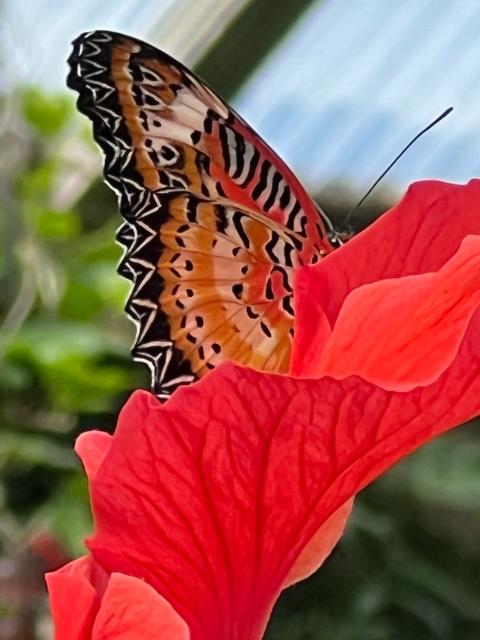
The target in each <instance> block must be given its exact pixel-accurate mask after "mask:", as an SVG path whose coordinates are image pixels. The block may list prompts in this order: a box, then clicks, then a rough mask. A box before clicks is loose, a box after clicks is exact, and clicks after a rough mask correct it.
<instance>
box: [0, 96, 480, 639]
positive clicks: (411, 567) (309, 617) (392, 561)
mask: <svg viewBox="0 0 480 640" xmlns="http://www.w3.org/2000/svg"><path fill="white" fill-rule="evenodd" d="M9 100H11V104H10V105H9V106H8V108H7V109H6V110H5V112H6V114H7V115H6V117H5V119H4V122H3V128H2V130H1V131H0V143H1V144H2V148H4V149H5V148H6V149H11V153H10V154H6V156H4V158H3V160H2V161H1V164H0V194H1V201H0V211H1V215H0V232H1V242H2V251H1V255H0V287H1V292H2V295H1V298H0V312H1V323H2V329H1V336H0V357H1V367H0V477H1V481H0V568H2V566H3V567H5V566H6V565H5V563H6V562H7V560H8V562H10V565H9V566H10V571H11V573H13V574H15V576H14V577H15V579H16V580H17V587H18V585H19V581H21V580H23V576H24V572H23V571H22V567H24V566H25V558H29V557H30V556H29V555H28V554H31V553H32V548H33V549H34V550H35V549H37V548H38V544H37V546H35V545H33V547H32V542H31V541H32V539H35V536H36V535H38V532H47V533H48V535H49V536H51V539H52V540H53V541H54V543H55V544H56V545H58V549H57V551H58V550H60V551H59V553H57V555H56V556H55V558H58V557H59V555H62V554H63V555H64V556H65V558H68V557H69V556H73V555H78V554H80V553H82V539H83V537H84V536H85V534H86V533H87V532H88V531H89V529H90V527H91V518H90V513H89V507H88V497H87V491H86V483H85V481H84V478H83V473H82V472H81V470H80V465H79V463H78V462H77V460H76V459H75V457H74V455H73V453H72V445H73V442H74V439H75V437H76V435H77V434H78V433H79V432H81V431H82V430H84V429H86V428H91V427H101V428H103V429H108V430H112V429H113V427H114V424H115V416H116V414H117V412H118V409H119V407H120V406H121V404H122V403H123V401H124V400H125V398H126V397H127V395H128V394H129V392H130V391H131V390H132V389H134V388H135V387H138V386H143V387H146V386H147V385H148V380H147V372H146V370H145V369H144V368H143V367H142V366H141V365H136V364H133V363H132V362H131V360H130V357H129V345H130V343H131V342H132V340H133V335H134V328H133V326H132V325H131V324H130V323H129V322H128V321H127V320H126V318H125V316H124V313H123V310H122V309H123V305H124V302H125V299H126V297H127V295H128V288H129V286H128V283H127V282H126V281H124V280H122V279H121V278H120V277H118V276H117V275H116V271H115V265H116V263H117V262H118V260H119V258H120V255H121V251H120V248H119V247H117V246H116V245H115V243H114V234H115V230H116V227H117V226H118V224H119V218H118V214H117V208H116V201H115V198H114V196H113V195H112V194H111V193H110V191H108V189H107V188H106V187H104V186H103V185H102V184H101V182H100V180H99V178H98V176H99V175H100V171H101V160H100V155H99V153H98V152H97V151H96V149H95V148H94V146H93V143H92V142H91V139H90V132H89V128H88V125H87V123H86V122H83V120H82V119H81V118H80V117H79V116H78V117H77V116H76V115H75V111H74V105H73V99H71V98H70V97H69V96H67V97H66V96H65V95H63V94H62V95H45V94H43V93H42V92H40V91H38V90H28V91H25V92H23V93H19V94H16V95H14V96H12V97H11V98H9ZM479 534H480V439H479V435H478V425H476V424H472V425H470V426H469V427H465V428H463V429H461V430H458V431H457V432H455V433H452V434H449V435H447V436H445V437H444V438H442V439H440V440H438V441H436V442H435V443H433V444H431V445H429V446H428V447H427V448H425V449H423V450H421V451H419V452H418V453H417V454H415V455H413V456H412V457H411V458H410V459H409V460H407V461H405V462H404V463H402V464H401V465H400V466H399V467H398V468H397V469H395V470H394V471H393V472H392V473H390V474H389V475H388V476H386V477H385V478H383V479H382V480H380V481H379V482H377V483H376V484H375V485H374V487H371V488H370V489H368V490H367V491H365V492H364V493H363V494H362V495H361V496H360V497H359V498H358V500H357V505H356V509H355V513H354V516H353V518H352V520H351V522H350V525H349V528H348V531H347V534H346V535H345V537H344V538H343V540H342V542H341V544H340V545H339V546H338V548H337V549H336V550H335V552H334V553H333V555H332V556H331V558H330V559H329V560H328V561H327V563H326V565H325V567H324V568H323V569H322V570H321V571H319V572H318V573H317V574H316V575H315V576H313V577H312V578H310V579H309V580H307V581H305V582H304V583H302V584H300V585H298V586H296V587H294V588H293V589H290V590H289V591H288V592H286V593H285V594H284V596H283V597H282V598H281V600H280V603H279V605H278V607H277V609H276V610H275V613H274V616H273V618H272V622H271V625H270V628H269V636H268V637H271V638H277V639H283V640H294V639H295V640H310V639H311V640H313V639H318V640H365V639H366V638H368V639H369V640H377V639H378V640H397V639H398V640H400V639H402V640H403V639H405V638H408V639H412V640H423V639H425V640H427V639H432V640H433V639H439V640H440V639H441V640H450V639H451V640H453V639H462V640H470V639H473V638H474V637H475V638H476V637H478V629H479V628H480V606H479V605H480V554H479V553H478V548H479V544H478V538H479ZM42 553H43V552H42ZM42 553H40V555H41V556H42V558H41V559H42V561H43V565H42V567H43V568H53V566H52V565H54V564H55V558H53V557H52V554H51V553H50V555H48V554H46V553H43V555H42ZM22 559H23V560H22ZM22 562H23V564H22ZM2 563H3V564H2ZM12 563H13V564H12ZM27 564H28V563H27ZM29 566H31V563H30V565H29ZM12 567H13V568H12ZM5 575H6V574H5V571H4V572H3V574H2V572H1V571H0V599H1V601H2V606H1V607H0V637H1V638H5V639H6V638H9V639H10V638H12V639H13V638H20V637H22V638H37V637H40V635H41V631H40V629H41V625H40V623H39V620H40V619H41V616H40V617H39V614H38V611H40V612H42V611H43V615H44V616H45V608H44V605H43V604H42V598H40V599H39V601H38V603H39V604H38V606H37V605H36V606H37V609H36V610H35V611H36V613H35V615H32V612H31V606H32V605H31V591H28V588H27V587H25V593H26V594H27V595H28V594H30V595H28V597H27V595H26V596H25V602H27V605H25V606H26V607H27V608H26V609H25V606H24V604H25V603H24V602H23V601H22V599H21V598H20V599H19V598H18V597H16V598H13V599H12V598H9V593H10V592H9V591H8V585H9V582H8V575H7V578H5ZM25 575H26V574H25ZM28 575H29V578H28V579H29V580H30V582H28V580H27V579H26V580H27V583H26V584H27V585H30V587H31V576H30V574H28ZM2 581H3V582H2ZM35 584H37V585H41V580H40V582H38V580H37V582H36V583H35ZM38 588H39V589H40V588H41V586H39V587H38ZM2 620H3V621H4V622H5V621H8V623H9V626H8V627H7V626H6V625H4V626H3V627H2ZM18 620H21V621H22V625H24V626H23V627H22V629H23V632H22V633H23V635H20V633H17V635H15V633H16V631H15V629H20V626H21V625H20V623H18ZM12 621H13V622H12ZM15 621H16V622H15ZM25 621H26V622H25ZM15 624H17V627H15ZM12 625H13V626H12ZM6 629H7V631H5V630H6ZM12 629H14V631H12ZM25 629H26V631H25ZM2 630H3V631H2ZM8 633H9V634H10V635H7V634H8ZM42 637H44V636H42Z"/></svg>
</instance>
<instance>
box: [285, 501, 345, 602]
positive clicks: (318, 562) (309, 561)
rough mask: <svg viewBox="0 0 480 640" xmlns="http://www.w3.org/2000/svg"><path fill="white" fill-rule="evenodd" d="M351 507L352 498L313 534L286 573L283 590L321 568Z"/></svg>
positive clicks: (341, 530)
mask: <svg viewBox="0 0 480 640" xmlns="http://www.w3.org/2000/svg"><path fill="white" fill-rule="evenodd" d="M352 507H353V498H351V499H350V500H347V502H345V504H342V506H341V507H340V508H339V509H337V510H336V511H335V512H334V513H332V515H331V516H330V517H329V518H328V520H327V521H326V522H324V523H323V524H322V526H321V527H320V529H318V531H317V532H316V533H314V534H313V537H312V538H311V539H310V540H309V542H307V544H306V545H305V547H304V548H303V549H302V551H301V552H300V555H299V556H298V558H297V559H296V560H295V563H294V564H293V566H292V567H291V569H290V571H289V572H288V574H287V577H286V579H285V581H284V583H283V588H284V589H286V588H287V587H290V586H291V585H292V584H295V582H299V581H300V580H304V579H305V578H308V576H311V575H312V573H315V571H316V570H317V569H319V568H320V567H321V566H322V564H323V563H324V562H325V560H326V559H327V558H328V556H329V555H330V554H331V552H332V551H333V549H334V547H335V545H336V544H337V542H338V541H339V540H340V538H341V537H342V534H343V531H344V529H345V525H346V524H347V520H348V518H349V517H350V513H351V512H352Z"/></svg>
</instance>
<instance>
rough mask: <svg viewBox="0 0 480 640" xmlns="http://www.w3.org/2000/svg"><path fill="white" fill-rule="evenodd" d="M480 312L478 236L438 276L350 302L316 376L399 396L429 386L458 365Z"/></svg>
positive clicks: (366, 290)
mask: <svg viewBox="0 0 480 640" xmlns="http://www.w3.org/2000/svg"><path fill="white" fill-rule="evenodd" d="M479 305H480V236H468V237H467V238H465V239H464V241H463V242H462V244H461V246H460V249H459V250H458V252H457V253H456V254H455V256H454V257H453V258H452V259H451V260H449V261H448V262H447V264H446V265H445V266H444V267H442V268H441V269H440V270H439V271H438V272H436V273H426V274H422V275H416V276H406V277H404V278H396V279H391V280H380V281H379V282H375V283H372V284H368V285H364V286H362V287H359V288H358V289H355V291H353V292H352V293H351V294H350V295H349V296H347V299H346V300H345V303H344V305H343V307H342V309H341V311H340V314H339V316H338V318H337V321H336V323H335V326H334V329H333V332H332V334H331V336H330V338H329V339H328V340H327V343H326V345H325V347H324V349H323V351H322V353H321V354H320V356H317V358H318V359H317V367H316V370H315V373H316V375H317V376H318V377H320V376H322V375H331V376H333V377H334V378H345V377H347V376H348V375H352V374H355V375H359V376H361V377H362V378H364V379H365V380H369V381H370V382H373V383H375V384H377V385H379V386H382V387H384V388H385V389H397V390H399V391H409V390H410V389H413V388H414V387H417V386H420V385H425V384H429V383H431V382H433V381H434V380H436V379H437V378H438V376H439V375H440V374H441V373H442V372H443V371H444V370H445V369H446V368H447V367H448V366H449V365H450V364H451V363H452V361H453V359H454V358H455V355H456V354H457V351H458V348H459V346H460V343H461V341H462V338H463V336H464V334H465V331H466V329H467V327H468V324H469V322H470V319H471V317H472V315H473V313H474V311H475V309H476V308H477V307H478V306H479ZM426 353H427V354H428V357H425V354H426Z"/></svg>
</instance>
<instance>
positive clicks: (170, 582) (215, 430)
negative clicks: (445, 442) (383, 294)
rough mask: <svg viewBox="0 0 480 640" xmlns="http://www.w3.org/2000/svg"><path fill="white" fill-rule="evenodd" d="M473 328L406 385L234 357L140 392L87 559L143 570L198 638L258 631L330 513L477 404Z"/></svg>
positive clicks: (126, 418) (118, 439)
mask: <svg viewBox="0 0 480 640" xmlns="http://www.w3.org/2000/svg"><path fill="white" fill-rule="evenodd" d="M479 330H480V314H476V316H475V317H474V318H473V320H472V322H471V324H470V327H469V330H468V331H467V334H466V336H465V339H464V341H463V343H462V345H461V348H460V350H459V352H458V354H457V357H456V358H455V360H454V362H453V363H452V365H451V367H450V368H449V369H447V370H446V371H445V372H444V374H443V375H442V376H441V377H440V378H439V379H438V380H437V381H436V382H434V383H433V384H431V385H429V386H426V387H422V388H416V389H414V390H413V391H410V392H402V393H399V392H389V391H386V390H384V389H381V388H378V387H375V386H374V385H372V384H371V383H368V382H366V381H363V380H361V379H359V378H354V377H351V378H347V379H344V380H341V381H336V380H333V379H331V378H323V379H321V380H315V381H309V380H295V379H291V378H288V377H283V376H274V375H267V374H261V373H258V372H255V371H250V370H248V369H243V368H240V367H235V366H231V365H228V366H224V367H221V368H220V369H217V370H215V371H214V372H212V373H211V374H210V375H209V376H207V377H206V378H205V379H203V380H202V381H200V382H199V383H197V384H195V385H192V386H189V387H187V388H182V389H180V390H179V391H177V392H176V393H175V394H174V396H173V397H172V398H171V399H170V400H169V401H168V402H167V403H165V404H163V405H161V404H160V403H159V402H157V401H156V400H155V398H154V397H153V396H151V395H150V394H147V393H145V392H137V393H136V394H134V395H133V396H132V398H131V399H130V401H129V402H128V403H127V405H126V407H125V408H124V410H123V411H122V413H121V416H120V420H119V425H118V428H117V431H116V433H115V436H114V439H113V444H112V447H111V449H110V451H109V453H108V455H107V458H106V459H105V461H104V463H103V464H102V466H101V468H100V470H99V471H98V473H97V476H96V478H95V481H94V483H93V491H92V495H93V504H94V510H95V515H96V522H97V526H98V529H97V533H96V535H95V537H94V538H93V539H92V540H91V542H90V547H91V549H92V551H93V553H94V555H95V557H96V559H97V560H98V561H99V562H101V564H102V565H103V566H104V567H105V568H106V569H107V570H109V571H121V572H122V573H127V574H130V575H135V576H137V577H139V578H142V579H144V580H146V581H147V582H148V583H149V584H150V585H151V586H153V587H154V588H155V589H156V590H157V591H158V592H159V593H161V594H162V595H163V596H164V597H165V598H166V599H167V600H168V601H169V602H170V603H171V604H172V606H173V607H174V608H175V609H176V610H177V611H178V612H179V614H180V615H181V616H182V618H183V619H184V620H186V622H187V623H188V625H189V627H190V630H191V634H192V638H193V639H194V640H207V639H208V640H211V639H212V638H215V640H222V639H228V640H253V639H255V638H260V637H261V636H262V633H263V631H264V627H265V624H266V622H267V620H268V617H269V614H270V611H271V608H272V606H273V604H274V602H275V600H276V598H277V597H278V594H279V593H280V591H281V589H282V586H283V584H284V583H285V581H286V580H287V576H288V575H289V572H290V571H291V570H292V566H293V565H294V563H295V561H296V560H297V559H298V558H299V556H300V554H301V553H302V551H303V550H304V548H305V547H306V545H307V544H308V542H309V541H310V540H311V539H312V537H313V536H314V534H315V533H316V532H317V531H318V529H319V528H320V526H321V525H322V524H323V523H325V521H326V520H327V519H328V518H329V516H331V515H332V514H333V513H334V512H335V511H337V510H338V509H339V507H340V506H341V505H342V504H344V503H345V502H346V501H347V500H348V499H349V498H351V497H352V496H354V495H355V494H356V493H357V492H358V491H359V490H360V489H361V488H363V487H364V486H365V485H366V484H368V483H369V482H371V481H372V480H373V479H374V478H376V477H377V476H378V475H379V474H380V473H382V472H383V471H384V470H385V469H387V468H389V467H390V466H391V465H392V464H394V463H395V462H396V461H398V460H399V459H400V458H402V457H403V456H404V455H406V454H407V453H408V452H410V451H412V450H413V449H415V448H416V447H417V446H419V445H420V444H422V443H423V442H426V441H428V440H429V439H430V438H432V437H433V436H434V435H436V434H439V433H441V432H443V431H445V430H447V429H450V428H452V427H453V426H455V425H457V424H459V423H461V422H463V421H465V420H467V419H469V418H472V417H473V416H475V415H477V414H478V413H480V340H479V335H480V334H479ZM424 355H425V357H426V356H427V355H428V354H427V353H425V354H424Z"/></svg>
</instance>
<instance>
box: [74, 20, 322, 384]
mask: <svg viewBox="0 0 480 640" xmlns="http://www.w3.org/2000/svg"><path fill="white" fill-rule="evenodd" d="M69 63H70V66H71V71H70V74H69V77H68V84H69V86H70V87H72V88H73V89H75V90H76V91H77V92H78V93H79V98H78V103H77V104H78V107H79V109H80V111H82V112H83V113H85V114H86V115H88V117H89V118H90V119H91V120H92V122H93V125H94V135H95V139H96V140H97V142H98V143H99V144H100V146H101V148H102V150H103V151H104V153H105V166H104V173H105V178H106V180H107V182H108V184H109V185H110V186H111V187H112V188H113V189H114V190H115V191H116V192H117V193H118V195H119V200H120V208H121V212H122V215H123V216H124V217H125V219H126V221H127V222H126V223H125V224H124V225H123V226H122V227H121V229H120V231H119V233H118V236H117V238H118V240H119V242H121V244H123V245H124V246H125V247H126V252H125V255H124V258H123V260H122V262H121V264H120V267H119V270H120V272H121V273H122V275H125V276H126V277H129V278H130V279H132V280H133V283H134V284H133V289H132V293H131V296H130V299H129V301H128V303H127V311H128V313H129V315H130V316H131V317H132V318H133V319H134V320H135V321H136V323H137V327H138V329H137V331H138V333H137V338H136V343H135V346H134V349H133V353H134V356H135V357H136V358H138V359H142V360H145V361H147V362H148V363H149V364H150V366H151V368H152V371H153V382H154V388H155V391H156V392H157V393H158V394H159V395H160V396H168V395H169V394H170V393H171V392H172V391H173V389H174V388H175V387H176V386H178V385H179V384H184V383H188V382H190V381H192V380H194V379H195V378H196V377H199V376H201V375H203V374H204V373H205V372H206V371H208V370H209V369H211V368H213V367H215V366H217V365H218V364H220V363H221V362H223V361H225V360H229V359H233V360H235V361H237V362H240V363H244V364H248V365H251V366H254V367H257V368H261V369H265V370H269V371H280V372H285V371H287V370H288V361H289V355H290V347H291V339H292V333H293V301H292V270H293V269H294V268H295V267H296V266H298V265H299V264H308V263H312V262H315V261H316V260H318V259H319V257H321V256H322V255H324V254H326V253H328V252H330V251H331V250H332V247H331V245H330V243H329V240H328V237H327V234H326V231H325V228H324V226H323V223H322V219H321V217H320V216H319V214H318V212H317V210H316V207H315V204H314V203H313V201H312V200H311V199H310V198H309V197H308V195H307V194H306V193H305V191H304V190H303V188H302V187H301V185H300V183H299V182H298V180H297V179H296V178H295V177H294V175H293V174H292V173H291V171H290V170H289V169H288V168H287V167H286V166H285V164H284V163H283V162H282V161H281V160H280V159H279V158H278V156H276V154H275V153H274V152H273V151H272V150H271V149H270V148H269V147H268V146H267V145H266V144H265V143H264V142H263V141H262V140H261V139H260V138H259V137H258V136H257V135H256V134H255V133H254V132H253V131H252V130H251V129H250V128H249V127H248V125H247V124H246V123H245V122H244V121H243V120H242V119H241V118H240V117H239V116H238V115H236V114H235V113H234V112H233V110H232V109H230V107H228V106H227V105H226V104H225V103H224V102H223V101H222V100H221V99H220V98H219V97H218V96H216V95H215V94H214V93H213V91H211V89H209V88H208V87H207V86H206V85H205V84H204V83H202V82H201V81H200V80H199V79H198V78H197V77H196V76H195V75H194V74H193V73H192V72H190V71H188V70H187V69H186V68H185V67H183V66H182V65H181V64H180V63H178V62H176V61H175V60H173V59H172V58H170V57H169V56H168V55H167V54H165V53H162V52H161V51H159V50H157V49H155V48H154V47H152V46H150V45H148V44H145V43H142V42H140V41H138V40H135V39H133V38H130V37H127V36H123V35H120V34H115V33H111V32H105V31H96V32H92V33H87V34H83V35H82V36H80V37H79V38H77V39H76V40H75V41H74V43H73V52H72V55H71V56H70V59H69Z"/></svg>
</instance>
